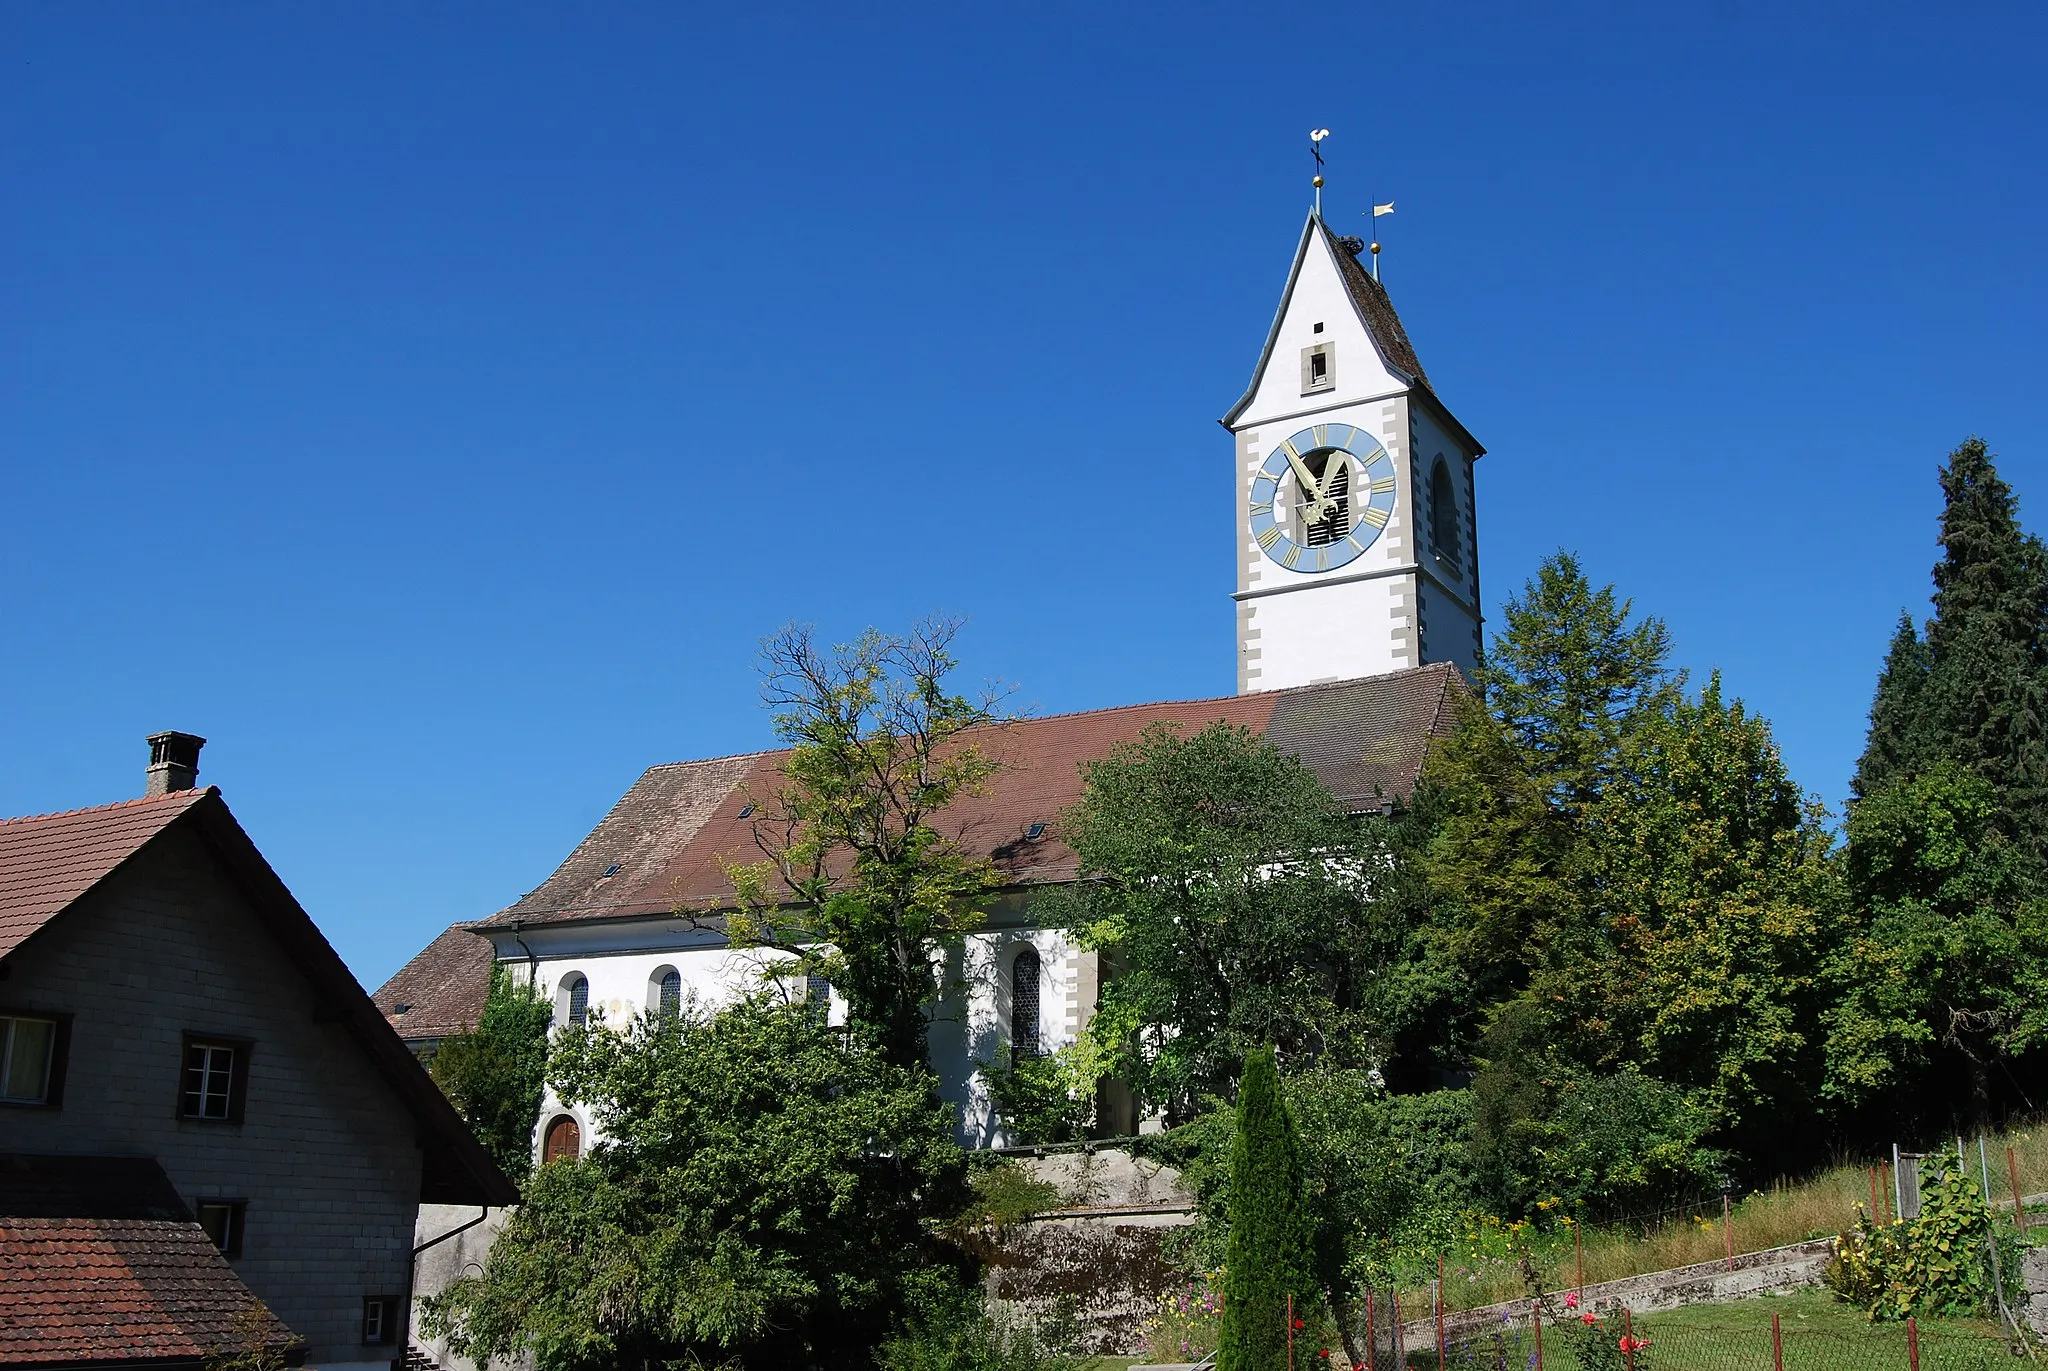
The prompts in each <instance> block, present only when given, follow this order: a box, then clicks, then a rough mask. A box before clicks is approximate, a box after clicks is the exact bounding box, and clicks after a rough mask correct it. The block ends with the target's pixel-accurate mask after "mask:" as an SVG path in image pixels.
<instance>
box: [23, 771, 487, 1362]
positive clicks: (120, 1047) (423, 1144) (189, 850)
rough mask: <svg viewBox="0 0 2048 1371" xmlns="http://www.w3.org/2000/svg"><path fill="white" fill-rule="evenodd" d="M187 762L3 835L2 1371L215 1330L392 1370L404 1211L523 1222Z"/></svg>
mask: <svg viewBox="0 0 2048 1371" xmlns="http://www.w3.org/2000/svg"><path fill="white" fill-rule="evenodd" d="M203 741H204V740H203V739H200V738H196V737H193V736H191V735H189V734H181V733H162V734H157V735H155V736H153V737H152V738H151V739H150V746H151V762H150V766H149V770H148V773H147V780H148V783H147V789H146V793H145V794H144V795H143V796H142V797H141V798H139V799H134V800H128V801H124V802H121V803H118V804H110V805H104V806H101V807H98V808H94V809H83V810H74V811H71V812H68V813H61V814H46V815H39V816H35V817H30V818H21V819H9V820H4V821H0V1038H4V1042H0V1273H5V1275H6V1276H7V1277H8V1279H7V1282H6V1284H5V1285H4V1286H0V1367H4V1366H7V1365H38V1366H43V1365H52V1366H54V1365H87V1364H90V1365H94V1366H116V1365H125V1364H137V1365H140V1364H145V1363H146V1364H149V1365H152V1366H156V1365H171V1364H177V1363H178V1361H179V1359H181V1358H183V1359H188V1360H194V1361H195V1362H196V1359H197V1358H199V1357H203V1356H205V1355H207V1354H208V1353H209V1352H210V1351H211V1350H213V1348H214V1347H215V1346H216V1345H217V1342H218V1340H219V1339H220V1338H221V1337H222V1336H223V1328H224V1327H225V1328H227V1329H228V1331H230V1332H233V1333H235V1335H236V1336H237V1337H239V1338H243V1339H245V1340H248V1339H253V1340H255V1341H256V1342H257V1343H266V1341H267V1343H268V1345H273V1346H275V1347H284V1346H287V1345H289V1346H290V1347H291V1348H292V1349H293V1355H294V1357H298V1358H302V1359H303V1361H304V1363H305V1364H306V1365H309V1366H315V1367H324V1368H330V1371H331V1369H332V1368H342V1367H365V1368H367V1367H372V1366H375V1367H380V1368H381V1367H386V1366H389V1365H390V1364H391V1363H392V1360H393V1358H394V1357H397V1356H401V1355H402V1354H403V1352H404V1336H405V1335H404V1330H405V1328H406V1326H407V1322H408V1317H409V1309H408V1306H409V1303H410V1298H411V1285H412V1267H413V1250H412V1248H413V1228H414V1221H415V1216H416V1214H417V1211H418V1208H419V1206H420V1204H421V1203H422V1202H432V1203H439V1204H461V1205H471V1206H477V1207H479V1208H481V1207H483V1206H487V1205H502V1204H506V1203H510V1202H512V1201H513V1200H515V1199H516V1198H517V1195H516V1192H515V1190H514V1189H513V1187H512V1185H511V1184H510V1182H508V1181H507V1180H506V1179H505V1177H504V1175H503V1173H501V1172H500V1171H499V1170H498V1168H497V1166H496V1165H495V1164H494V1163H493V1162H492V1160H491V1158H490V1156H489V1154H488V1153H486V1152H485V1151H484V1149H483V1148H482V1146H481V1145H480V1144H478V1142H477V1141H476V1139H475V1138H474V1137H473V1136H472V1135H471V1134H470V1132H469V1129H468V1127H467V1126H466V1125H465V1124H464V1123H463V1122H462V1119H461V1118H460V1116H459V1115H457V1114H456V1112H455V1111H454V1109H453V1108H452V1107H451V1106H450V1105H449V1104H448V1102H447V1100H446V1099H445V1098H443V1096H442V1095H441V1092H440V1091H439V1089H438V1088H436V1087H435V1085H434V1083H433V1082H432V1081H431V1080H430V1079H429V1078H428V1077H427V1075H426V1073H425V1071H424V1070H423V1069H422V1068H421V1066H420V1064H419V1062H418V1061H417V1060H416V1059H415V1058H414V1056H413V1054H412V1053H411V1052H410V1051H409V1050H408V1049H407V1048H406V1046H405V1044H404V1043H403V1042H401V1041H400V1040H399V1038H398V1036H397V1035H396V1034H394V1033H393V1032H392V1031H391V1029H390V1027H389V1026H388V1025H387V1024H386V1022H385V1021H384V1017H383V1015H382V1014H380V1013H379V1012H378V1011H377V1009H376V1008H375V1006H373V1005H372V1004H371V1002H370V1000H369V997H368V996H367V995H365V994H364V992H363V990H362V988H361V987H360V986H359V985H357V983H356V981H355V979H354V977H353V976H351V975H350V974H349V971H348V969H347V968H346V967H345V966H344V965H343V964H342V962H341V959H340V958H339V957H337V956H336V955H335V953H334V950H333V949H332V948H331V947H330V946H329V945H328V944H327V941H326V939H325V938H323V937H322V936H321V934H320V930H319V929H318V928H317V927H315V926H314V923H313V921H312V919H311V918H310V917H308V915H307V914H306V911H305V910H304V909H302V908H301V907H300V906H299V903H298V901H296V900H295V899H293V897H292V894H291V892H290V891H289V890H288V889H286V887H285V885H284V883H283V881H281V880H279V879H278V876H277V874H276V873H275V872H274V871H272V870H271V868H270V866H269V864H268V863H267V862H265V861H264V859H263V855H262V853H260V852H259V851H258V850H257V849H256V846H255V844H254V843H252V842H251V841H250V840H249V836H248V834H246V833H245V832H244V831H243V830H242V827H241V825H240V824H238V823H237V822H236V821H235V817H234V815H233V814H232V813H230V812H229V810H228V806H227V803H226V802H225V801H224V800H223V799H222V798H221V795H220V792H219V791H218V790H216V789H213V788H211V787H208V788H204V789H201V788H197V787H196V785H195V781H196V777H197V772H198V756H199V748H200V746H201V745H202V743H203ZM60 1256H62V1258H63V1259H62V1260H60V1259H59V1258H60ZM58 1268H61V1270H62V1273H63V1275H62V1279H59V1278H58ZM31 1276H32V1277H33V1279H31ZM30 1289H33V1292H34V1295H33V1298H32V1299H31V1298H27V1297H25V1296H24V1295H23V1293H22V1292H24V1291H27V1290H30ZM145 1333H146V1336H145Z"/></svg>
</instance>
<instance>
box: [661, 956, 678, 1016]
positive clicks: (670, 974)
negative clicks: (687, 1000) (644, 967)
mask: <svg viewBox="0 0 2048 1371" xmlns="http://www.w3.org/2000/svg"><path fill="white" fill-rule="evenodd" d="M655 993H656V1004H657V1005H658V1006H659V1007H660V1009H661V1012H662V1013H663V1014H664V1015H667V1016H670V1017H673V1016H674V1015H677V1014H680V1013H682V1011H683V973H682V972H680V971H678V970H676V969H675V968H674V967H670V968H669V969H668V970H666V971H664V972H662V973H661V984H660V986H659V988H658V989H657V990H656V992H655Z"/></svg>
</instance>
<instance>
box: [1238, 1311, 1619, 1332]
mask: <svg viewBox="0 0 2048 1371" xmlns="http://www.w3.org/2000/svg"><path fill="white" fill-rule="evenodd" d="M1579 1322H1580V1323H1583V1324H1585V1325H1586V1326H1587V1327H1588V1328H1591V1327H1592V1326H1593V1325H1594V1324H1596V1323H1598V1322H1600V1320H1599V1319H1598V1318H1597V1317H1596V1316H1595V1315H1594V1313H1593V1311H1592V1310H1590V1309H1588V1310H1587V1311H1586V1312H1585V1313H1583V1314H1581V1315H1579ZM1268 1326H1269V1327H1270V1326H1271V1325H1268Z"/></svg>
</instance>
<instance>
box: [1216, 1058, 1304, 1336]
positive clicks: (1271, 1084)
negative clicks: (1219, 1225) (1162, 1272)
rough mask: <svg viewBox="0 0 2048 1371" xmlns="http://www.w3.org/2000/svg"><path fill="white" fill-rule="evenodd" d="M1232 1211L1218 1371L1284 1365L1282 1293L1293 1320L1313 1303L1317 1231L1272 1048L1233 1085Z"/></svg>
mask: <svg viewBox="0 0 2048 1371" xmlns="http://www.w3.org/2000/svg"><path fill="white" fill-rule="evenodd" d="M1229 1217H1230V1238H1229V1241H1228V1243H1227V1244H1226V1245H1225V1247H1224V1259H1223V1264H1224V1269H1223V1330H1222V1340H1221V1344H1220V1345H1219V1346H1218V1348H1217V1351H1216V1366H1217V1371H1284V1368H1285V1367H1286V1365H1287V1297H1288V1296H1289V1295H1292V1296H1293V1297H1294V1306H1295V1310H1296V1314H1295V1317H1296V1318H1298V1319H1303V1320H1306V1318H1307V1315H1308V1311H1309V1310H1311V1309H1312V1308H1313V1307H1314V1305H1313V1298H1314V1291H1315V1282H1314V1277H1313V1275H1312V1273H1313V1271H1314V1266H1313V1262H1314V1253H1313V1250H1312V1249H1313V1244H1314V1240H1315V1230H1314V1226H1313V1224H1312V1222H1311V1219H1310V1216H1309V1211H1308V1204H1307V1200H1306V1198H1305V1197H1304V1195H1303V1193H1302V1166H1301V1142H1300V1140H1299V1139H1298V1138H1297V1137H1296V1136H1295V1133H1294V1120H1293V1119H1292V1118H1291V1117H1290V1116H1289V1115H1288V1112H1287V1103H1286V1101H1285V1100H1283V1099H1282V1098H1281V1097H1280V1073H1279V1070H1278V1068H1277V1067H1276V1066H1275V1065H1274V1061H1273V1049H1272V1048H1270V1047H1265V1048H1260V1049H1258V1050H1256V1051H1254V1052H1251V1053H1250V1054H1248V1055H1247V1056H1246V1057H1245V1062H1244V1077H1243V1080H1242V1081H1241V1083H1240V1084H1239V1086H1238V1096H1237V1135H1236V1137H1235V1138H1233V1139H1232V1141H1231V1145H1230V1204H1229Z"/></svg>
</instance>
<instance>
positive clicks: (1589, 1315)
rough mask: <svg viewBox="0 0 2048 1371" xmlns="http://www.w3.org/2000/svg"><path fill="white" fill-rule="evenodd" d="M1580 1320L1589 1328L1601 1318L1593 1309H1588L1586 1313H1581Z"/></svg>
mask: <svg viewBox="0 0 2048 1371" xmlns="http://www.w3.org/2000/svg"><path fill="white" fill-rule="evenodd" d="M1579 1322H1580V1323H1583V1324H1585V1325H1586V1326H1587V1327H1588V1328H1590V1327H1592V1326H1593V1325H1594V1324H1596V1323H1598V1322H1600V1320H1599V1318H1598V1317H1597V1316H1595V1315H1594V1313H1593V1311H1592V1310H1590V1309H1588V1310H1587V1311H1586V1312H1585V1313H1583V1314H1581V1315H1579Z"/></svg>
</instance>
